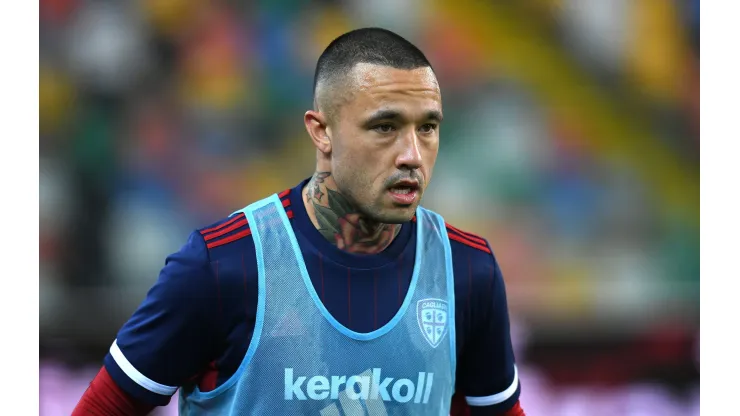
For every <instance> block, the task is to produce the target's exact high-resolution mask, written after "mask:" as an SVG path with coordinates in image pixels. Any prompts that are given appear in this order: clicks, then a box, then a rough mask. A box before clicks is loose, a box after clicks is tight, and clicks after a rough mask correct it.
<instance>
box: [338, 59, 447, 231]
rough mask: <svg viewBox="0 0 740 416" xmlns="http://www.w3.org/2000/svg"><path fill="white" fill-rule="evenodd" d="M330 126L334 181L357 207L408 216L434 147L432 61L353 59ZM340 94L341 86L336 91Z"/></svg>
mask: <svg viewBox="0 0 740 416" xmlns="http://www.w3.org/2000/svg"><path fill="white" fill-rule="evenodd" d="M349 78H350V82H349V83H348V84H347V85H348V87H349V91H347V93H348V94H347V97H348V98H347V100H346V101H345V102H344V103H343V104H342V105H341V107H339V109H338V111H337V115H336V119H335V122H334V123H333V126H332V129H331V141H332V151H331V166H332V176H333V177H334V181H335V182H336V184H337V187H338V188H339V191H340V192H342V193H343V194H344V195H345V196H346V197H347V198H348V199H349V201H350V202H351V203H353V204H354V205H355V207H357V208H358V209H359V210H360V213H361V214H364V215H365V216H367V217H369V218H370V219H373V220H375V221H378V222H382V223H401V222H405V221H408V220H410V219H411V218H412V217H413V215H414V213H415V211H416V207H417V206H418V205H419V203H420V202H421V197H422V195H423V194H424V190H425V189H426V186H427V184H428V183H429V181H430V180H431V178H432V170H433V168H434V163H435V161H436V159H437V151H438V149H439V124H440V122H441V120H442V98H441V94H440V91H439V85H438V84H437V79H436V77H435V75H434V73H433V72H432V70H431V68H428V67H426V68H418V69H413V70H404V69H396V68H391V67H386V66H380V65H372V64H358V65H357V66H355V67H354V68H353V70H352V72H351V74H349ZM336 93H337V94H342V92H341V91H339V92H336Z"/></svg>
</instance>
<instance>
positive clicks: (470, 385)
mask: <svg viewBox="0 0 740 416" xmlns="http://www.w3.org/2000/svg"><path fill="white" fill-rule="evenodd" d="M489 249H490V246H489ZM491 253H493V251H492V250H491ZM470 284H471V285H472V287H471V293H472V296H471V297H470V305H469V307H470V320H471V322H470V325H469V327H468V328H469V329H468V331H467V334H466V340H465V345H466V346H465V348H464V351H463V355H462V357H461V359H460V362H459V363H458V366H459V369H458V370H459V371H458V382H457V386H458V390H459V391H460V392H461V393H463V394H464V395H465V400H466V402H467V404H468V406H469V407H470V414H471V415H497V414H505V412H507V411H508V410H509V409H511V408H512V407H514V406H515V405H516V403H517V402H518V400H519V393H520V386H519V377H518V374H517V368H516V363H515V360H514V352H513V348H512V345H511V335H510V329H509V311H508V305H507V301H506V288H505V285H504V278H503V275H502V273H501V269H500V268H499V265H498V262H497V261H496V259H495V257H494V256H493V254H488V255H487V256H483V257H482V258H481V259H480V261H477V262H475V264H472V265H471V278H470Z"/></svg>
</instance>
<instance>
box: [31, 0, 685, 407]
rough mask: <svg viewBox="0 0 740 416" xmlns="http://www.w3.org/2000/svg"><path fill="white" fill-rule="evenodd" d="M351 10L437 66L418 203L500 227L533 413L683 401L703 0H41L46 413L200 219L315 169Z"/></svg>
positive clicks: (67, 396)
mask: <svg viewBox="0 0 740 416" xmlns="http://www.w3.org/2000/svg"><path fill="white" fill-rule="evenodd" d="M360 26H383V27H386V28H389V29H392V30H395V31H397V32H398V33H400V34H402V35H403V36H405V37H407V38H409V39H410V40H412V41H413V42H415V43H417V44H418V45H419V46H420V47H421V48H422V50H423V51H425V53H426V54H427V55H428V57H429V58H430V60H431V61H432V63H433V65H434V66H435V69H436V71H437V73H438V77H439V79H440V81H441V85H442V92H443V101H444V106H445V117H446V120H445V125H444V126H443V129H442V147H441V152H440V157H439V159H438V164H437V168H436V171H435V178H434V180H433V181H432V185H431V189H430V191H429V192H428V194H427V195H428V196H427V197H426V198H425V204H426V205H427V206H428V207H430V208H432V209H436V210H438V211H440V212H441V213H442V214H443V215H445V216H446V217H447V219H448V220H449V221H450V222H451V223H453V224H456V225H457V226H459V227H460V228H463V229H467V230H469V231H473V232H475V233H478V234H480V235H483V236H485V237H487V238H488V239H489V240H490V241H491V244H492V246H493V248H494V251H495V252H496V254H497V257H498V259H499V262H500V263H501V265H502V269H503V271H504V276H505V279H506V284H507V287H508V294H509V305H510V308H511V314H512V331H513V337H514V342H515V348H516V350H517V358H518V361H519V367H520V377H521V380H522V383H523V392H522V403H523V406H524V409H525V410H526V411H527V414H528V415H532V416H538V415H555V416H560V415H562V416H565V415H569V416H570V415H599V416H611V415H620V416H632V415H651V416H658V415H670V416H680V415H692V416H693V415H698V414H699V410H698V409H699V389H698V386H699V362H698V356H699V354H698V337H699V336H698V334H699V251H698V249H699V193H698V191H699V184H698V183H699V182H698V179H699V129H698V127H699V76H698V75H699V1H698V0H685V1H679V0H527V1H502V0H498V1H490V2H482V1H469V2H465V1H452V0H434V1H425V0H374V1H365V0H344V1H340V0H334V1H329V0H324V1H312V2H308V1H298V0H292V1H291V0H261V1H251V2H244V1H241V2H239V1H215V0H139V1H133V0H125V1H124V0H118V1H88V0H40V45H39V60H40V62H39V65H40V79H39V83H40V96H39V100H40V103H39V114H40V129H41V134H40V149H41V151H40V155H39V157H40V201H41V202H40V219H39V220H40V229H41V232H40V252H41V254H40V260H39V261H40V270H41V275H40V304H41V308H40V317H41V320H40V350H41V352H40V393H41V397H40V406H41V414H42V415H65V414H69V413H70V411H71V409H72V408H73V407H74V405H75V403H76V401H77V399H78V398H79V396H80V395H81V394H82V392H83V391H84V389H85V388H86V385H87V383H88V382H89V380H90V379H91V378H92V377H93V375H94V374H95V372H96V371H97V369H98V368H99V366H100V365H101V361H102V358H103V356H104V354H105V353H106V351H107V348H108V347H109V346H110V343H111V341H112V340H113V339H114V337H115V334H116V331H117V329H118V328H119V326H120V325H121V324H122V323H123V322H124V321H125V320H126V319H127V318H128V316H129V315H130V314H131V312H132V311H133V310H134V308H136V306H137V305H138V303H139V302H140V301H141V300H142V299H143V297H144V295H145V293H146V291H147V289H148V287H149V286H150V285H151V284H152V283H153V282H154V281H155V279H156V278H157V273H158V270H159V269H160V267H161V266H162V265H163V261H164V258H165V256H166V255H167V254H169V253H171V252H173V251H175V250H177V249H178V248H179V247H180V245H181V244H182V243H183V242H184V241H185V239H186V237H187V235H188V233H189V232H190V231H191V230H192V229H194V228H195V227H198V226H201V225H203V224H207V223H210V222H212V221H213V220H214V219H217V218H220V217H223V216H224V215H225V214H228V213H230V212H232V211H234V210H235V209H238V208H241V207H242V206H244V205H246V204H247V203H249V202H251V201H253V200H255V199H257V198H260V197H263V196H265V195H267V194H268V193H271V192H274V191H276V190H281V189H284V188H287V187H290V186H292V185H294V184H295V183H297V181H299V180H301V179H302V178H303V177H304V176H308V175H310V173H311V172H312V169H313V166H314V165H313V164H314V153H313V150H312V145H311V143H310V141H309V139H308V137H307V135H306V133H305V131H304V127H303V124H302V121H301V118H302V114H303V112H304V111H305V110H306V109H308V108H309V107H310V106H311V85H312V76H313V69H314V65H315V62H316V59H317V58H318V56H319V54H320V53H321V51H322V50H323V48H324V47H325V46H326V45H327V44H328V43H329V41H330V40H331V39H333V38H334V37H335V36H337V35H339V34H341V33H343V32H344V31H346V30H350V29H352V28H356V27H360ZM173 402H174V401H173ZM174 412H175V410H174V407H173V406H170V407H169V408H167V409H163V410H162V411H161V412H160V413H159V414H160V415H169V414H175V413H174Z"/></svg>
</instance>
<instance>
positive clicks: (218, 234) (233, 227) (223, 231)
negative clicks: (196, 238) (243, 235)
mask: <svg viewBox="0 0 740 416" xmlns="http://www.w3.org/2000/svg"><path fill="white" fill-rule="evenodd" d="M245 225H249V224H248V223H247V219H246V218H243V219H241V220H239V221H237V222H235V223H233V224H231V225H230V226H228V227H226V228H222V229H221V230H219V231H216V232H215V233H213V234H208V235H206V236H204V237H203V238H204V239H205V240H206V241H211V240H213V239H214V238H218V237H221V236H222V235H224V234H228V233H230V232H232V231H234V230H236V229H237V228H241V227H244V226H245Z"/></svg>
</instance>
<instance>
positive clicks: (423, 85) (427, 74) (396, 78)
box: [349, 63, 439, 95]
mask: <svg viewBox="0 0 740 416" xmlns="http://www.w3.org/2000/svg"><path fill="white" fill-rule="evenodd" d="M349 78H350V79H351V81H352V84H354V87H355V88H356V89H357V90H358V91H361V92H373V91H375V90H381V91H399V92H402V91H404V90H408V91H418V92H427V93H432V94H436V95H439V84H438V83H437V77H436V76H435V75H434V71H432V69H431V68H430V67H420V68H415V69H399V68H393V67H389V66H384V65H377V64H369V63H359V64H357V65H355V66H354V67H353V68H352V71H350V73H349Z"/></svg>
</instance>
